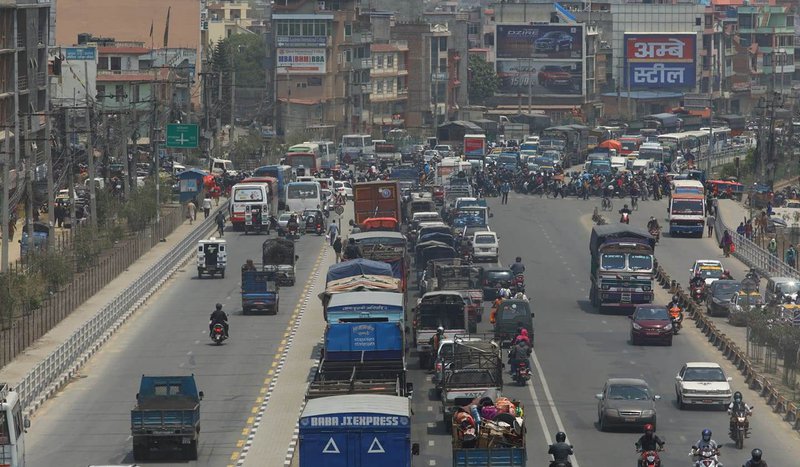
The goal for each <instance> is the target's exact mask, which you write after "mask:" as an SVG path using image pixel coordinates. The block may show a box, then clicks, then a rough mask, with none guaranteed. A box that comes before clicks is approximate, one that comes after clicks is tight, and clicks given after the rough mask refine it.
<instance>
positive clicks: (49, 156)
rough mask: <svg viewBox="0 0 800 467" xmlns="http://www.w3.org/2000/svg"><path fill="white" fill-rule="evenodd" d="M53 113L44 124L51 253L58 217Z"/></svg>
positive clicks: (47, 116)
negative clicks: (52, 130) (54, 181)
mask: <svg viewBox="0 0 800 467" xmlns="http://www.w3.org/2000/svg"><path fill="white" fill-rule="evenodd" d="M50 117H51V113H50V112H47V115H46V117H45V118H46V120H45V123H44V125H45V126H44V157H45V159H46V163H47V224H48V225H49V226H50V233H49V234H48V235H47V246H48V248H50V252H53V251H55V250H53V247H54V246H55V244H56V236H55V225H56V224H55V222H53V219H55V215H56V199H55V186H54V183H53V150H52V148H51V145H50V137H51V133H50V132H51V128H52V127H51V125H52V122H51V119H50Z"/></svg>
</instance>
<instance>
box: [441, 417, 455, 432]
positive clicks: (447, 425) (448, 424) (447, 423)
mask: <svg viewBox="0 0 800 467" xmlns="http://www.w3.org/2000/svg"><path fill="white" fill-rule="evenodd" d="M442 422H444V431H445V433H452V432H453V421H452V420H448V419H447V412H445V413H443V414H442Z"/></svg>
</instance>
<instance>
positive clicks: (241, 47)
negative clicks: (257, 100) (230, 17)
mask: <svg viewBox="0 0 800 467" xmlns="http://www.w3.org/2000/svg"><path fill="white" fill-rule="evenodd" d="M266 56H267V49H266V45H265V44H264V40H263V39H262V37H261V36H260V35H258V34H234V35H232V36H230V37H227V38H225V39H223V40H221V41H220V42H218V43H217V44H216V45H215V46H214V49H213V51H212V52H211V65H212V69H213V70H214V71H223V72H225V73H226V75H227V73H229V72H230V71H231V70H232V71H235V72H236V86H237V87H248V88H262V87H264V86H266V68H265V58H266Z"/></svg>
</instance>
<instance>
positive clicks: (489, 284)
mask: <svg viewBox="0 0 800 467" xmlns="http://www.w3.org/2000/svg"><path fill="white" fill-rule="evenodd" d="M512 280H514V274H513V273H512V272H511V270H510V269H501V268H497V269H486V270H484V271H483V285H482V288H483V299H484V300H494V299H495V298H497V292H498V291H499V290H500V289H501V288H508V289H510V288H511V281H512Z"/></svg>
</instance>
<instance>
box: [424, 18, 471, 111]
mask: <svg viewBox="0 0 800 467" xmlns="http://www.w3.org/2000/svg"><path fill="white" fill-rule="evenodd" d="M424 21H426V22H427V23H430V24H447V30H448V31H450V40H449V42H448V49H447V50H448V62H447V63H448V67H452V73H448V74H449V75H450V76H449V79H448V86H447V87H448V90H447V94H448V99H449V100H448V105H447V115H448V118H449V119H451V120H456V119H457V118H458V117H457V114H458V110H459V109H462V108H465V107H467V106H468V105H469V93H468V92H467V69H468V66H469V60H468V56H469V49H470V42H469V12H467V11H441V12H439V11H434V12H428V13H425V16H424ZM462 58H463V60H462Z"/></svg>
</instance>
